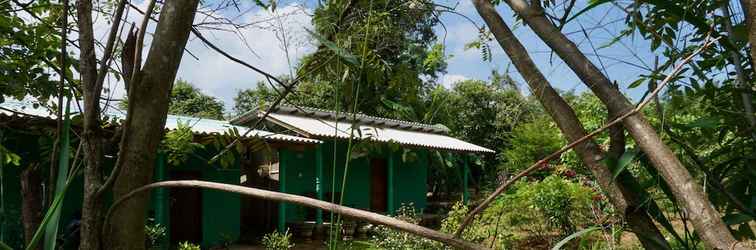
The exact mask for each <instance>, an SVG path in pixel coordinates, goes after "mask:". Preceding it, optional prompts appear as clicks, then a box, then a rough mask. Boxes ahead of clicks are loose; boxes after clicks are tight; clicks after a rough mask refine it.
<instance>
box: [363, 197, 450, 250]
mask: <svg viewBox="0 0 756 250" xmlns="http://www.w3.org/2000/svg"><path fill="white" fill-rule="evenodd" d="M395 217H396V218H397V219H400V220H403V221H406V222H409V223H412V224H418V223H420V216H419V215H418V214H417V213H415V208H414V206H413V205H412V203H410V204H407V205H402V206H401V207H399V209H398V210H397V211H396V216H395ZM370 241H371V242H372V243H373V244H374V245H375V246H376V247H378V248H380V249H397V250H416V249H441V248H443V246H442V245H441V243H438V242H435V241H433V240H429V239H426V238H423V237H419V236H415V235H414V234H410V233H406V232H402V231H398V230H394V229H392V228H389V227H386V226H377V227H376V230H375V235H373V237H372V238H371V239H370Z"/></svg>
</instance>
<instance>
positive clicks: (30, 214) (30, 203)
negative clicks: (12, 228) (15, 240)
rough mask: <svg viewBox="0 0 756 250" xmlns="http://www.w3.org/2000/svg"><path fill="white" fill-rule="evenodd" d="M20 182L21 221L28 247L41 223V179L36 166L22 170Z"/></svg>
mask: <svg viewBox="0 0 756 250" xmlns="http://www.w3.org/2000/svg"><path fill="white" fill-rule="evenodd" d="M20 181H21V197H22V198H21V201H22V203H21V220H22V221H23V224H24V239H25V241H26V243H27V245H28V244H29V242H30V241H31V239H32V238H33V237H34V232H36V231H37V228H38V227H39V223H40V222H42V178H41V177H40V175H39V169H38V168H37V166H36V165H30V166H28V167H27V168H26V169H24V170H23V171H22V172H21V180H20ZM37 249H39V247H37Z"/></svg>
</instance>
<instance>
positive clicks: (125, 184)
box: [106, 0, 199, 249]
mask: <svg viewBox="0 0 756 250" xmlns="http://www.w3.org/2000/svg"><path fill="white" fill-rule="evenodd" d="M198 2H199V1H198V0H184V1H166V2H165V4H164V5H163V6H162V9H161V13H160V18H159V20H158V24H157V27H156V29H155V34H154V38H153V40H152V45H151V47H150V51H149V54H148V56H147V60H146V61H145V64H144V67H143V68H142V69H141V71H140V72H139V73H138V75H137V77H135V79H132V80H133V81H132V82H131V83H130V84H131V85H132V86H130V89H131V90H130V92H129V105H128V113H127V117H126V121H125V122H124V124H123V126H124V127H123V129H124V134H123V137H122V138H121V142H120V150H119V154H118V161H117V162H116V167H117V168H118V169H119V173H117V174H118V175H117V176H118V178H117V179H116V180H115V183H114V186H113V194H114V197H115V198H116V199H118V198H119V197H122V196H124V195H126V194H127V193H129V192H131V191H133V190H134V189H136V188H138V187H141V186H144V185H146V184H149V183H150V182H152V173H153V168H154V163H155V157H156V154H157V148H158V145H159V143H160V140H161V138H162V137H163V131H164V126H165V120H166V116H167V114H168V101H169V95H170V91H171V86H172V85H173V81H174V80H175V77H176V71H177V70H178V66H179V63H180V62H181V56H182V55H183V52H184V47H185V45H186V42H187V40H188V38H189V32H190V30H191V27H192V22H193V20H194V13H195V11H196V9H197V5H198ZM136 63H137V65H139V64H138V62H136ZM134 70H139V69H137V68H135V69H134ZM148 203H149V197H148V196H147V195H140V196H138V197H135V198H134V199H130V200H129V201H127V202H125V203H124V204H123V205H122V206H120V207H119V209H117V210H115V211H114V214H113V216H112V217H111V219H110V221H107V222H106V230H107V232H108V235H107V237H108V238H107V239H108V240H107V244H108V249H143V248H144V244H142V242H144V239H145V238H144V237H145V232H144V223H145V216H146V212H147V206H148Z"/></svg>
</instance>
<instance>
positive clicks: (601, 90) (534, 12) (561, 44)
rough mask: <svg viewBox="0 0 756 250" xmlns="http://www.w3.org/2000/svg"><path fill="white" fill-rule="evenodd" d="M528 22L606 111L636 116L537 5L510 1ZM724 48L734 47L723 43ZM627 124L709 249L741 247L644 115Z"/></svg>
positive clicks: (630, 120) (627, 121) (624, 122)
mask: <svg viewBox="0 0 756 250" xmlns="http://www.w3.org/2000/svg"><path fill="white" fill-rule="evenodd" d="M505 2H506V3H507V4H508V5H509V6H510V7H511V8H512V9H513V10H514V12H515V13H517V14H518V15H519V16H520V17H522V18H523V20H524V21H525V23H527V24H528V27H530V28H531V29H532V30H533V31H534V32H535V33H536V35H538V36H539V37H540V38H541V40H543V41H544V42H545V43H546V44H547V45H549V47H550V48H551V49H553V50H554V51H555V52H556V53H557V54H558V55H559V57H560V58H562V60H563V61H564V62H565V63H566V64H567V66H569V67H570V69H572V71H573V72H575V74H576V75H577V76H578V77H579V78H580V80H581V81H582V82H583V83H584V84H585V85H586V86H587V87H588V88H589V89H591V91H592V92H593V93H594V94H596V96H597V97H598V98H599V99H600V100H601V102H603V103H604V105H606V107H607V109H608V110H609V113H613V114H621V113H628V111H630V110H633V105H632V104H631V103H630V102H629V101H628V100H627V98H626V97H625V96H624V95H623V94H622V93H621V92H620V91H619V90H617V89H616V88H613V87H612V83H611V81H610V80H609V78H607V76H606V75H604V74H603V73H602V72H601V71H600V70H599V69H598V67H596V65H594V64H593V62H591V60H590V59H588V58H587V57H586V55H585V54H584V53H583V52H582V51H580V49H579V48H578V47H577V45H575V43H574V42H572V41H571V40H570V39H568V38H567V37H566V36H565V35H564V34H563V33H562V32H560V31H559V30H558V29H557V28H556V27H555V26H554V25H553V24H551V23H550V22H549V20H548V19H547V18H546V17H545V16H544V15H543V9H542V8H541V7H540V5H539V4H540V3H539V2H537V1H534V2H531V3H532V5H531V3H528V2H526V1H525V0H505ZM719 41H720V43H724V44H729V43H726V42H724V41H723V40H719ZM632 113H633V114H632V115H629V116H627V117H625V118H623V120H622V123H623V125H624V126H625V128H626V129H627V130H628V132H629V133H630V135H631V136H632V137H633V139H634V140H635V142H636V143H637V145H638V146H639V148H640V149H641V150H642V151H643V152H644V153H645V154H646V155H647V156H648V158H649V160H650V161H651V163H652V165H653V167H654V168H656V169H657V170H658V172H659V174H660V176H661V177H662V178H664V180H665V181H666V182H667V183H668V184H669V187H670V189H671V191H672V193H673V194H674V197H675V200H676V201H677V202H678V203H679V204H680V205H681V207H683V208H684V209H685V211H686V212H687V214H688V215H690V220H691V222H692V224H693V226H694V228H695V229H696V230H695V231H696V233H697V234H698V236H700V238H701V240H702V241H703V242H704V244H705V245H706V246H707V247H709V248H720V249H727V248H729V247H730V246H731V245H732V243H733V242H737V241H736V240H735V238H734V237H733V236H732V234H731V233H730V232H729V229H728V227H727V225H725V223H724V222H723V221H722V218H721V214H720V213H719V212H718V211H717V210H716V209H715V208H714V206H713V205H712V204H711V201H709V199H708V198H707V197H706V194H705V193H704V192H703V189H702V188H701V185H700V184H698V183H697V182H696V180H695V179H694V178H693V176H692V175H691V174H690V172H689V171H688V169H687V168H686V167H685V165H683V164H682V162H681V161H680V160H679V159H678V158H677V156H676V155H675V153H674V152H673V151H672V150H671V149H670V148H669V147H668V146H667V145H666V144H665V143H664V141H663V140H662V139H661V137H660V136H659V134H658V133H657V132H656V130H655V129H654V128H653V127H652V126H651V124H650V123H649V122H648V121H647V120H646V118H645V117H644V116H643V114H640V113H638V112H632ZM736 249H737V248H736Z"/></svg>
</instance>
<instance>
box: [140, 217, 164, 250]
mask: <svg viewBox="0 0 756 250" xmlns="http://www.w3.org/2000/svg"><path fill="white" fill-rule="evenodd" d="M167 231H168V230H167V228H166V227H165V226H163V225H160V223H154V224H148V225H145V226H144V232H145V234H147V244H146V245H147V249H160V241H161V240H162V239H163V238H165V234H166V232H167Z"/></svg>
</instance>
